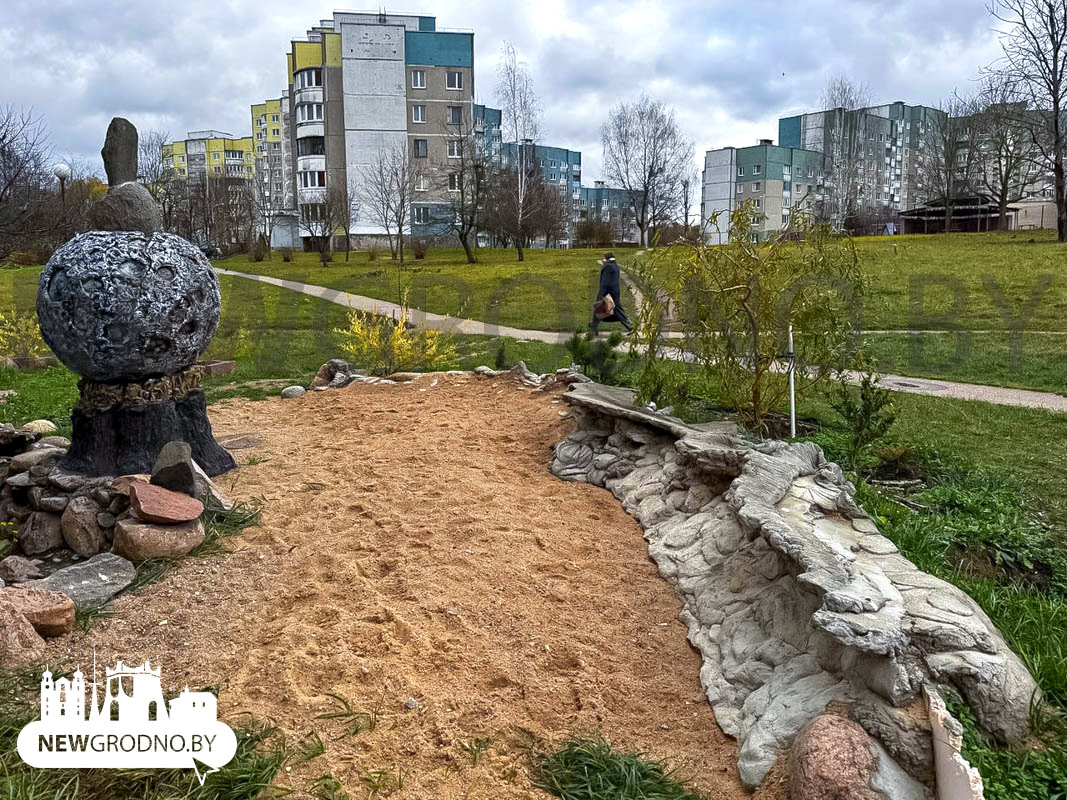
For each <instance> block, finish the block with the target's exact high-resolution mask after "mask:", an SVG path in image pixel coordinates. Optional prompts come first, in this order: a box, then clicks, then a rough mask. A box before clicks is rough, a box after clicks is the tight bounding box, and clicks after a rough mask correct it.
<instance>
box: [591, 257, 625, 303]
mask: <svg viewBox="0 0 1067 800" xmlns="http://www.w3.org/2000/svg"><path fill="white" fill-rule="evenodd" d="M609 294H610V295H611V299H612V300H614V301H615V305H616V306H621V305H622V303H621V302H620V298H619V264H618V262H616V261H605V262H604V266H603V268H601V270H600V290H599V291H598V292H597V297H604V296H605V295H609Z"/></svg>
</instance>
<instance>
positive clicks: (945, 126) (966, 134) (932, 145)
mask: <svg viewBox="0 0 1067 800" xmlns="http://www.w3.org/2000/svg"><path fill="white" fill-rule="evenodd" d="M974 110H975V106H974V103H973V101H972V100H970V99H967V98H962V97H960V96H958V95H954V96H953V97H951V98H950V99H948V100H946V101H944V102H942V103H941V104H940V105H939V106H938V108H937V111H936V112H935V113H934V114H931V115H930V117H929V118H928V120H927V123H926V131H925V132H924V133H923V135H922V140H921V141H920V144H921V145H922V146H921V147H920V148H919V155H918V178H919V188H920V191H921V192H922V193H923V194H924V195H925V197H926V199H927V202H930V201H935V200H936V201H940V202H943V203H944V204H945V223H944V225H945V227H944V230H945V233H948V232H950V231H951V230H952V213H953V206H954V205H955V203H956V201H957V200H958V199H959V198H960V197H963V196H964V195H966V194H967V193H969V192H971V191H973V185H974V178H975V171H976V164H977V162H978V149H977V148H976V147H974V146H973V144H974V142H973V140H974V138H975V137H974V130H973V128H974V124H975V114H974Z"/></svg>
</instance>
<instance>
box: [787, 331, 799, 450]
mask: <svg viewBox="0 0 1067 800" xmlns="http://www.w3.org/2000/svg"><path fill="white" fill-rule="evenodd" d="M786 356H787V357H788V358H789V438H791V439H795V438H796V435H797V392H796V388H797V387H796V382H795V381H794V378H793V374H794V372H796V365H797V356H796V353H794V352H793V326H792V324H790V325H789V352H788V353H786Z"/></svg>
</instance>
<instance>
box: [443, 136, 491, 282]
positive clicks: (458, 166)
mask: <svg viewBox="0 0 1067 800" xmlns="http://www.w3.org/2000/svg"><path fill="white" fill-rule="evenodd" d="M455 128H456V130H455V134H454V138H453V139H452V141H453V142H455V144H454V145H453V148H454V150H453V152H454V153H455V156H454V157H453V158H450V159H449V165H450V166H451V167H452V169H451V171H450V172H449V173H447V174H446V175H444V177H443V178H442V179H441V180H442V183H443V184H444V185H443V186H442V189H444V190H445V191H446V192H447V194H448V198H449V211H450V212H451V219H450V220H449V224H450V226H451V228H452V230H453V231H455V233H456V236H458V237H459V243H460V244H461V245H463V252H464V253H466V254H467V263H468V264H475V263H477V261H478V259H477V258H476V257H475V255H474V250H473V248H472V246H471V244H472V242H471V237H472V236H474V237H477V235H478V227H479V226H480V225H481V224H482V223H483V221H484V217H485V205H486V202H487V201H488V197H489V189H490V174H489V171H490V170H489V163H488V159H487V158H486V157H485V148H484V147H483V145H482V142H481V141H480V140H479V137H478V136H476V135H475V132H474V129H473V126H471V125H469V124H467V123H466V116H465V115H464V121H463V122H461V123H460V124H459V125H456V126H455ZM474 243H475V244H477V242H476V241H475V242H474Z"/></svg>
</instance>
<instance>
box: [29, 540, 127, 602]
mask: <svg viewBox="0 0 1067 800" xmlns="http://www.w3.org/2000/svg"><path fill="white" fill-rule="evenodd" d="M135 577H137V570H136V569H134V566H133V564H131V563H130V562H129V561H127V560H126V559H125V558H122V557H121V556H117V555H115V554H114V553H100V554H99V555H96V556H93V557H92V558H90V559H88V560H87V561H82V562H81V563H80V564H71V565H70V566H69V567H63V569H58V570H56V571H55V572H53V573H52V574H51V575H49V576H48V577H47V578H44V579H43V580H39V581H32V582H30V583H28V584H24V585H26V586H32V587H36V588H39V589H48V590H50V591H53V592H63V594H66V595H70V598H71V599H72V600H73V601H74V606H75V608H86V607H92V606H99V605H103V604H104V603H106V602H107V601H108V600H110V599H111V598H112V597H114V596H115V595H116V594H118V593H119V592H121V591H122V590H123V589H125V588H126V587H127V586H129V585H130V584H131V583H133V579H134V578H135Z"/></svg>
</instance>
